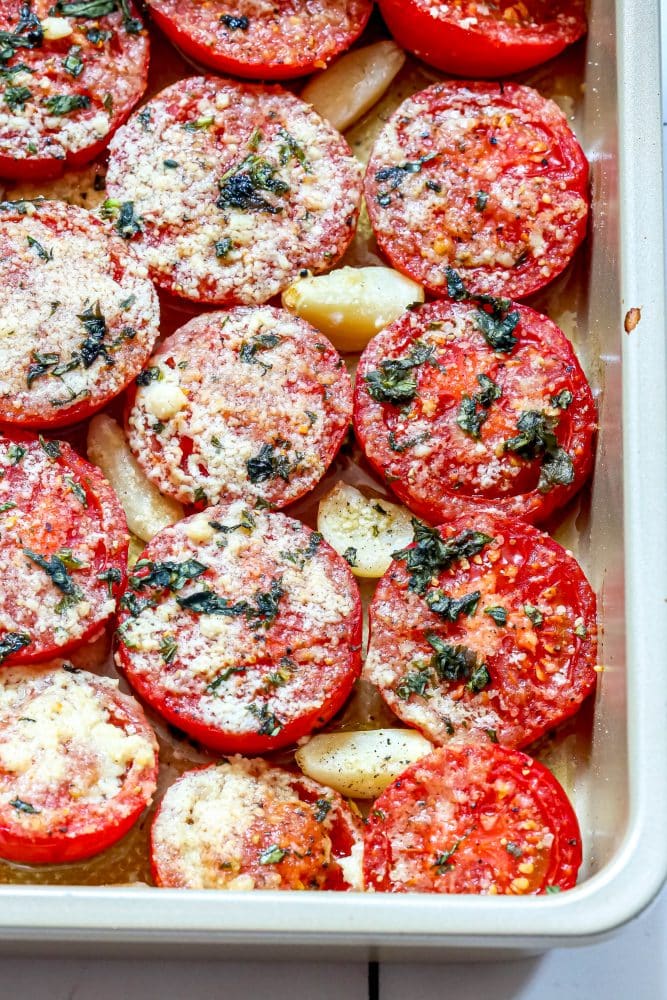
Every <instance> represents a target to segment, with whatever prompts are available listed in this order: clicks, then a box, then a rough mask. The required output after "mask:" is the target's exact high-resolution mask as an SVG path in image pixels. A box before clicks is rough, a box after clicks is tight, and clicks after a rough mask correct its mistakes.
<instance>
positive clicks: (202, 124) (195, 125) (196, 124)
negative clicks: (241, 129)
mask: <svg viewBox="0 0 667 1000" xmlns="http://www.w3.org/2000/svg"><path fill="white" fill-rule="evenodd" d="M149 120H150V117H149ZM214 121H215V118H214V117H213V115H209V116H208V117H206V118H196V119H195V120H194V121H192V122H186V123H185V125H184V126H183V128H184V129H185V131H186V132H203V131H204V130H205V129H207V128H210V127H211V125H212V124H213V122H214Z"/></svg>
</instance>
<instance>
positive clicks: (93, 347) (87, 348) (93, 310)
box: [72, 302, 115, 369]
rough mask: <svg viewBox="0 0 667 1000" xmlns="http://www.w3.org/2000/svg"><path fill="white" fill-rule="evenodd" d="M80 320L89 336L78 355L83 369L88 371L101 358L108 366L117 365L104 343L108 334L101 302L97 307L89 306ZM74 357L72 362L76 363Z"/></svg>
mask: <svg viewBox="0 0 667 1000" xmlns="http://www.w3.org/2000/svg"><path fill="white" fill-rule="evenodd" d="M78 319H79V320H80V321H81V323H82V324H83V328H84V330H85V331H86V333H87V334H88V336H87V337H86V339H85V340H84V341H83V343H82V344H81V348H80V350H79V353H78V355H76V357H77V360H78V359H80V360H81V363H82V364H83V367H84V368H86V369H87V368H90V367H91V365H93V364H94V363H95V362H96V361H97V359H98V358H99V357H102V358H104V360H105V361H106V363H107V365H113V364H115V362H114V359H113V358H112V357H111V355H110V354H109V352H108V350H107V348H106V347H105V345H104V344H103V343H102V341H103V340H104V338H105V336H106V334H107V323H106V320H105V318H104V316H103V315H102V312H101V309H100V304H99V302H97V303H96V304H95V306H89V307H88V308H87V309H86V310H84V312H82V313H81V315H80V316H79V317H78ZM74 357H75V356H74V355H73V356H72V361H74Z"/></svg>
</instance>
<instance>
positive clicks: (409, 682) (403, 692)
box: [396, 667, 431, 701]
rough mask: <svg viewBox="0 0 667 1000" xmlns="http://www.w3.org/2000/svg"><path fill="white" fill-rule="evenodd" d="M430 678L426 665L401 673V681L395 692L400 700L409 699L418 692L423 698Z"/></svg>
mask: <svg viewBox="0 0 667 1000" xmlns="http://www.w3.org/2000/svg"><path fill="white" fill-rule="evenodd" d="M430 679H431V678H430V673H429V670H428V668H427V667H420V668H419V670H413V671H411V672H410V673H407V674H404V675H403V677H402V678H401V683H400V684H398V685H397V687H396V694H397V696H398V697H399V698H400V699H401V701H409V699H410V697H411V696H412V695H413V694H418V695H419V696H420V697H421V698H423V697H424V695H425V693H426V689H427V687H428V683H429V680H430Z"/></svg>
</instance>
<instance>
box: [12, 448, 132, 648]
mask: <svg viewBox="0 0 667 1000" xmlns="http://www.w3.org/2000/svg"><path fill="white" fill-rule="evenodd" d="M0 468H1V469H2V477H1V478H0V663H12V664H13V663H28V662H31V661H35V660H45V659H48V658H49V657H52V656H57V655H59V654H63V653H66V652H70V651H72V650H74V649H77V648H78V647H79V646H81V645H82V644H83V643H84V642H86V641H87V640H88V639H89V638H90V637H91V636H92V635H93V634H94V633H95V632H96V631H98V630H99V629H100V628H101V627H102V626H103V625H104V623H105V622H107V621H108V619H109V618H110V617H111V616H112V615H113V614H114V612H115V610H116V595H117V594H118V593H120V592H121V590H122V589H123V586H124V583H125V575H126V565H127V548H128V534H127V525H126V521H125V514H124V513H123V508H122V507H121V505H120V503H119V502H118V499H117V497H116V495H115V493H114V492H113V490H112V489H111V487H110V486H109V484H108V483H107V481H106V480H105V479H104V477H103V476H102V475H101V473H100V471H99V470H98V469H96V468H95V466H94V465H90V464H89V463H88V462H86V461H84V459H82V458H80V457H79V456H78V455H77V454H76V453H75V452H74V451H73V450H72V448H70V446H69V445H68V444H65V442H63V441H45V440H44V439H43V438H41V437H40V439H39V440H38V439H37V438H35V437H33V436H32V435H28V434H23V433H19V432H12V434H11V435H10V434H7V435H6V436H4V437H0Z"/></svg>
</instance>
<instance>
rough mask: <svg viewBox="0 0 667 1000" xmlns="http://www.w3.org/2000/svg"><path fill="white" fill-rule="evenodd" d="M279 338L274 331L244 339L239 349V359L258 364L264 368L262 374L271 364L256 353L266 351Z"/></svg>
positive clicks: (273, 345) (275, 344)
mask: <svg viewBox="0 0 667 1000" xmlns="http://www.w3.org/2000/svg"><path fill="white" fill-rule="evenodd" d="M280 340H281V338H280V337H279V336H278V334H276V333H260V334H258V335H257V336H256V337H253V338H252V340H251V341H247V340H244V341H243V343H242V344H241V347H240V349H239V360H241V361H245V363H246V364H248V365H250V364H258V365H260V367H261V368H263V369H264V374H266V372H267V371H269V370H270V369H271V367H272V366H271V365H268V364H266V363H265V362H264V361H262V360H261V359H260V358H258V357H257V355H258V354H259V353H260V352H261V351H268V350H270V349H271V348H272V347H276V346H277V345H278V344H279V343H280Z"/></svg>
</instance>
